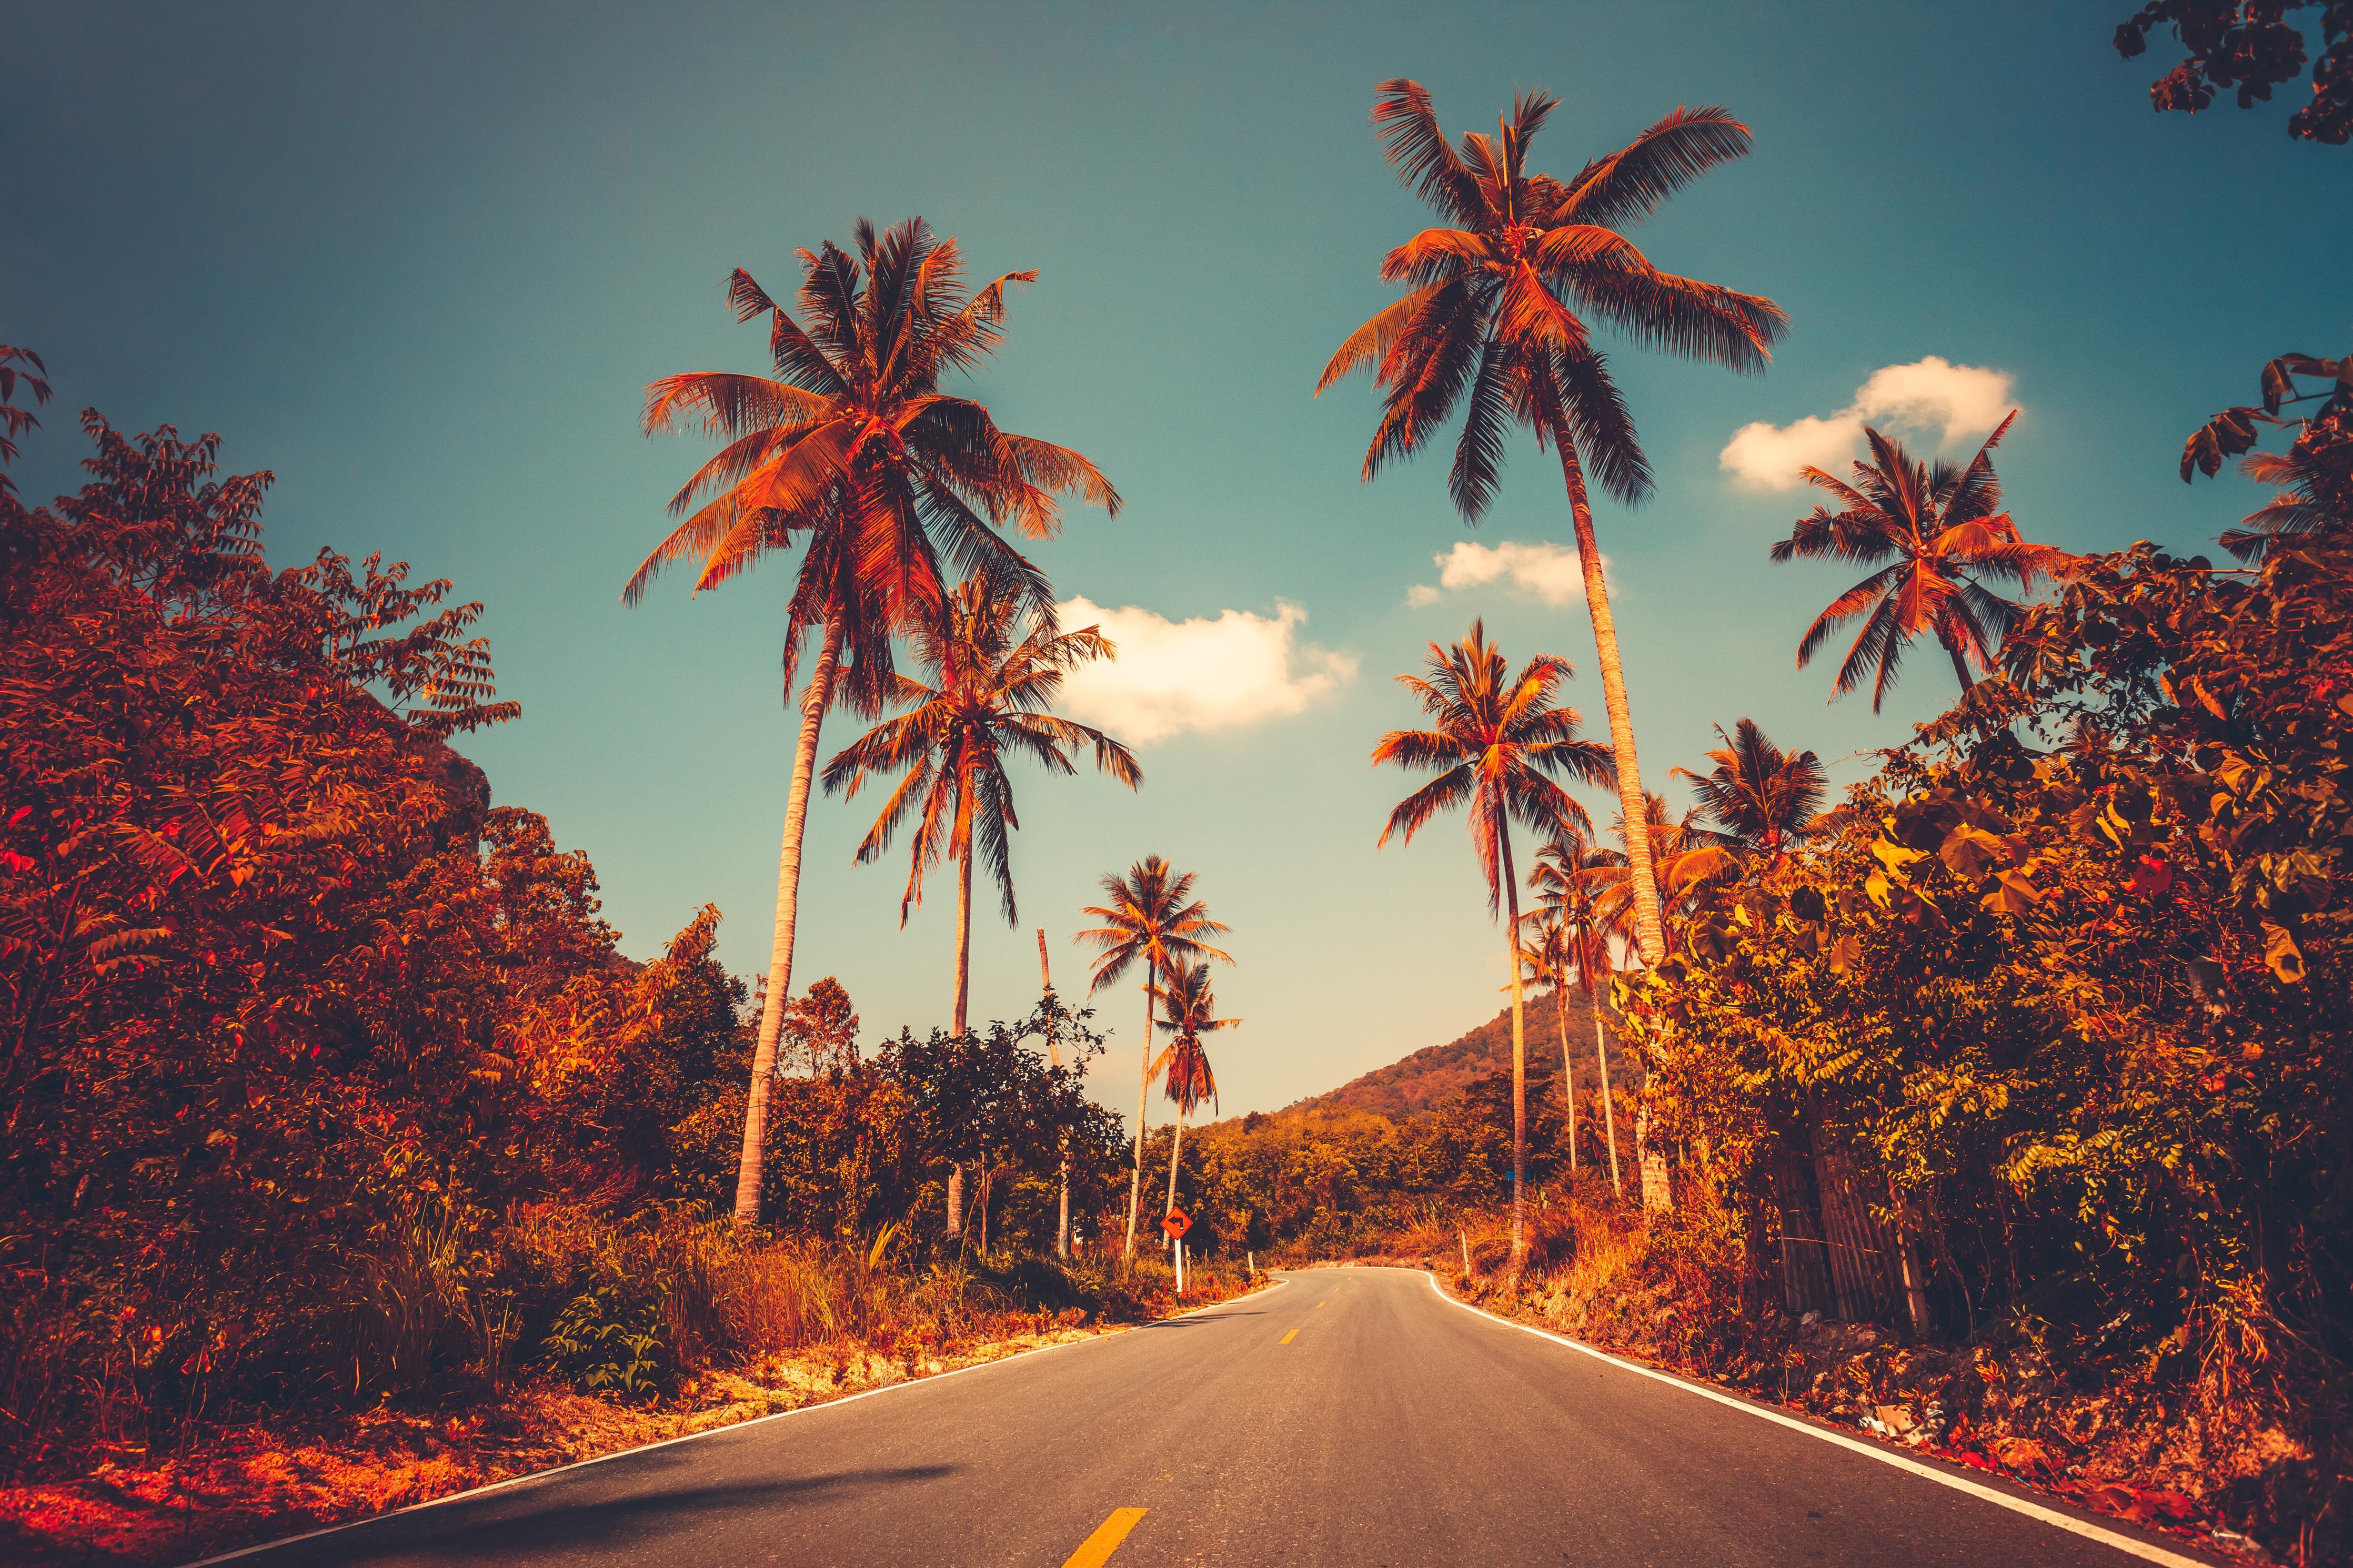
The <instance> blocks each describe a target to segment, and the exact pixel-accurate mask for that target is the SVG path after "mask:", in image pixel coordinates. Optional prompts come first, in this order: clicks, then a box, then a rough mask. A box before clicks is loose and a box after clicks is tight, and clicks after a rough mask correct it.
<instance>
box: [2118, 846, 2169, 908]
mask: <svg viewBox="0 0 2353 1568" xmlns="http://www.w3.org/2000/svg"><path fill="white" fill-rule="evenodd" d="M2172 886H2173V867H2172V866H2171V865H2170V864H2169V863H2168V862H2167V861H2166V860H2165V858H2163V857H2161V856H2157V855H2144V856H2142V857H2141V858H2140V859H2139V861H2138V862H2137V864H2136V865H2135V867H2134V869H2133V874H2132V878H2131V879H2130V880H2128V881H2127V882H2126V883H2125V891H2126V892H2127V893H2130V894H2132V895H2133V896H2134V897H2135V898H2141V899H2149V898H2155V897H2156V896H2157V895H2158V894H2159V893H2162V892H2164V891H2165V890H2166V889H2168V888H2170V887H2172Z"/></svg>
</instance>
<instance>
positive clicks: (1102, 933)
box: [1072, 855, 1233, 1258]
mask: <svg viewBox="0 0 2353 1568" xmlns="http://www.w3.org/2000/svg"><path fill="white" fill-rule="evenodd" d="M1102 885H1103V900H1104V901H1103V903H1101V904H1091V905H1089V906H1088V907H1087V908H1086V909H1085V910H1083V911H1082V912H1083V913H1084V914H1085V915H1087V916H1088V918H1090V919H1092V920H1098V921H1103V924H1102V925H1100V926H1097V927H1095V928H1094V929H1093V930H1092V931H1081V932H1079V933H1078V935H1077V936H1076V937H1075V938H1073V939H1072V940H1073V941H1077V942H1087V943H1090V944H1092V946H1094V947H1096V948H1097V949H1099V950H1101V952H1102V956H1101V957H1100V958H1098V959H1096V960H1095V971H1094V977H1093V979H1092V981H1091V982H1090V983H1089V985H1088V987H1087V988H1088V989H1089V990H1090V991H1100V990H1102V989H1103V987H1104V986H1106V985H1110V984H1115V983H1116V982H1117V981H1118V980H1119V979H1120V977H1121V976H1123V975H1124V974H1125V973H1127V972H1128V971H1129V970H1131V969H1133V968H1134V967H1135V965H1136V964H1137V963H1139V962H1140V963H1143V965H1144V1048H1143V1051H1142V1054H1141V1059H1140V1060H1139V1062H1138V1063H1137V1068H1136V1071H1137V1075H1138V1077H1139V1079H1141V1082H1140V1084H1139V1087H1138V1088H1137V1089H1136V1091H1135V1163H1134V1167H1133V1168H1132V1169H1131V1170H1130V1172H1129V1173H1128V1187H1127V1239H1126V1241H1125V1242H1124V1244H1123V1251H1122V1253H1121V1256H1122V1257H1124V1258H1133V1257H1134V1256H1135V1213H1136V1209H1137V1207H1138V1205H1140V1204H1141V1203H1142V1201H1143V1195H1144V1122H1145V1110H1146V1109H1147V1106H1148V1103H1149V1101H1150V1100H1151V1096H1152V1003H1153V998H1154V997H1155V996H1157V995H1158V994H1159V981H1160V976H1161V975H1163V974H1166V973H1169V972H1170V971H1171V970H1173V969H1174V968H1175V967H1176V963H1178V962H1179V961H1180V960H1181V961H1183V962H1186V963H1201V962H1203V961H1205V960H1208V959H1212V958H1214V959H1216V960H1217V961H1218V962H1219V963H1232V962H1233V959H1232V958H1230V957H1229V956H1228V955H1227V954H1226V953H1224V952H1219V950H1218V949H1217V948H1214V947H1211V946H1210V945H1209V944H1208V940H1207V939H1208V938H1209V937H1213V936H1223V935H1224V934H1225V932H1226V928H1225V927H1224V926H1222V925H1219V923H1218V922H1217V921H1213V920H1211V919H1210V918H1209V906H1208V904H1206V903H1204V902H1202V901H1201V900H1198V899H1196V898H1195V897H1193V873H1191V872H1190V871H1185V872H1179V871H1177V870H1176V868H1174V867H1172V866H1170V865H1169V864H1168V862H1167V861H1166V860H1164V859H1162V858H1160V857H1159V856H1157V855H1147V856H1145V858H1143V859H1141V860H1139V861H1137V862H1136V863H1135V864H1134V865H1133V866H1131V867H1129V868H1127V874H1126V875H1125V876H1118V875H1108V876H1105V877H1104V878H1103V884H1102Z"/></svg>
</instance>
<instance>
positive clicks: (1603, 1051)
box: [1585, 986, 1626, 1198]
mask: <svg viewBox="0 0 2353 1568" xmlns="http://www.w3.org/2000/svg"><path fill="white" fill-rule="evenodd" d="M1585 999H1586V1000H1587V1001H1588V1002H1590V1003H1592V1004H1593V1054H1594V1055H1595V1056H1596V1057H1598V1058H1600V1060H1601V1121H1602V1130H1603V1131H1604V1133H1605V1135H1606V1136H1607V1137H1608V1138H1609V1190H1610V1191H1611V1192H1613V1193H1616V1194H1618V1195H1619V1196H1620V1197H1621V1198H1622V1197H1624V1196H1625V1195H1626V1184H1625V1183H1624V1182H1622V1181H1620V1180H1619V1178H1618V1112H1617V1111H1616V1110H1614V1109H1613V1108H1612V1107H1611V1106H1610V1103H1609V1043H1608V1042H1607V1041H1606V1040H1604V1039H1603V1038H1602V1035H1601V993H1600V992H1599V991H1597V990H1594V989H1593V988H1592V987H1590V986H1588V987H1587V988H1586V992H1585Z"/></svg>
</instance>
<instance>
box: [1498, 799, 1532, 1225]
mask: <svg viewBox="0 0 2353 1568" xmlns="http://www.w3.org/2000/svg"><path fill="white" fill-rule="evenodd" d="M1495 852H1496V854H1497V856H1498V857H1500V858H1501V859H1502V861H1503V869H1504V951H1505V952H1507V953H1508V954H1509V955H1510V957H1511V963H1512V1268H1514V1270H1516V1269H1517V1268H1519V1266H1520V1259H1521V1258H1522V1257H1523V1256H1524V1255H1525V1253H1526V1251H1527V1247H1528V1239H1527V1233H1526V1226H1525V1221H1526V1217H1527V1204H1528V1200H1527V1190H1526V1189H1527V1182H1528V1040H1527V1024H1526V1018H1525V1009H1524V1008H1523V1007H1522V1005H1521V1001H1520V883H1519V876H1518V874H1517V873H1516V872H1515V871H1514V870H1513V868H1512V825H1511V821H1510V819H1509V818H1508V817H1506V816H1504V814H1503V812H1502V811H1501V810H1498V811H1497V812H1496V814H1495Z"/></svg>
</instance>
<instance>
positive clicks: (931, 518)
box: [621, 218, 1119, 1225]
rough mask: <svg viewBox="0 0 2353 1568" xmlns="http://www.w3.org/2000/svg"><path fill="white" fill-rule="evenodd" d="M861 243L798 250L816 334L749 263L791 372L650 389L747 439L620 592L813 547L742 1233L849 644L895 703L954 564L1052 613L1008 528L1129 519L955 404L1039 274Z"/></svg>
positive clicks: (754, 311)
mask: <svg viewBox="0 0 2353 1568" xmlns="http://www.w3.org/2000/svg"><path fill="white" fill-rule="evenodd" d="M853 234H854V237H853V245H854V247H855V253H854V254H853V253H852V252H850V251H844V250H842V249H840V248H839V247H836V246H835V245H833V244H832V243H831V242H830V241H828V242H827V243H826V244H824V245H823V246H821V247H819V248H818V250H817V251H816V252H815V253H812V252H809V251H807V250H803V251H801V252H799V253H798V255H799V258H800V264H801V272H802V281H801V287H800V289H799V292H798V293H797V296H796V300H795V303H796V306H797V310H798V312H799V319H798V320H796V319H795V318H794V316H792V315H791V314H788V313H787V312H786V310H785V309H784V308H783V307H782V306H780V305H778V304H777V303H776V301H775V300H772V299H770V298H769V296H768V294H767V292H766V291H765V289H762V288H761V287H760V285H759V284H758V283H757V282H755V281H754V279H753V278H752V276H751V274H750V273H748V272H745V271H744V270H742V269H741V268H738V269H737V270H736V271H735V273H734V274H733V277H732V278H731V279H730V280H729V284H728V301H729V303H730V305H731V306H732V307H733V309H734V311H735V315H736V319H737V320H738V321H750V320H752V319H753V318H754V317H759V316H765V317H766V318H767V319H768V324H769V332H768V347H769V354H770V357H771V359H772V360H773V362H774V364H775V369H776V374H774V375H773V376H764V375H746V374H736V373H733V372H727V371H697V372H692V373H689V374H682V375H673V376H666V377H664V378H663V379H662V380H660V381H658V382H656V383H654V384H652V385H651V386H649V387H648V388H647V390H646V413H645V425H646V430H647V433H648V434H649V435H650V434H653V433H654V432H657V431H675V430H681V429H690V428H693V429H700V430H702V431H703V432H705V433H707V434H709V435H712V436H715V437H721V438H723V439H724V441H725V442H726V445H725V446H724V447H722V448H721V450H720V451H719V453H718V454H717V455H716V456H715V457H713V458H711V459H710V460H709V461H708V462H706V463H704V464H703V465H702V467H701V468H698V469H696V471H695V472H694V474H693V475H692V476H691V478H690V479H688V480H687V482H686V484H685V485H684V486H682V487H681V489H680V490H679V492H678V494H677V495H676V496H675V497H673V498H672V500H671V501H670V510H671V511H672V513H673V514H674V515H679V516H681V517H682V518H683V521H681V522H680V523H679V524H678V525H677V526H676V527H675V528H673V529H672V530H671V531H670V534H669V536H668V537H667V538H665V539H664V540H663V541H662V542H661V543H660V545H659V546H658V547H657V548H656V549H655V550H654V552H653V553H652V554H650V555H649V556H648V557H647V558H646V560H645V562H644V563H642V564H641V565H639V566H638V570H637V571H636V573H635V574H633V575H632V576H631V577H630V578H629V581H628V585H627V586H626V587H625V588H624V589H623V590H622V595H621V597H622V600H623V602H624V603H626V604H630V605H635V604H636V603H638V601H639V600H640V599H641V598H642V597H643V596H644V595H645V592H646V589H647V586H648V584H650V583H651V581H652V579H653V578H654V576H655V575H656V574H659V573H660V572H661V571H663V570H665V569H666V568H668V567H670V566H671V565H673V564H676V563H679V562H681V561H690V560H693V561H699V562H700V563H701V564H700V567H699V569H698V572H697V575H696V579H695V586H696V588H697V589H698V590H701V589H703V588H709V587H715V586H717V585H718V584H721V583H723V582H725V581H727V580H728V579H729V578H731V577H733V576H734V575H735V574H738V573H740V572H743V571H744V570H745V569H746V568H748V567H749V566H751V565H752V564H753V563H754V562H755V561H757V560H758V559H759V558H760V557H761V556H763V555H765V554H768V553H771V552H778V551H786V550H789V549H791V548H792V547H793V546H794V545H795V544H797V543H800V544H804V545H805V546H806V548H805V550H804V552H803V554H802V559H801V572H800V577H799V580H798V582H797V585H796V587H795V591H794V594H793V596H792V600H791V604H790V606H789V609H788V612H787V617H786V634H785V686H786V690H787V691H789V690H790V689H791V688H792V684H793V678H794V673H795V668H794V667H795V662H796V660H797V657H798V654H799V650H800V647H801V644H802V642H803V641H804V640H805V638H806V637H807V635H808V634H809V633H810V632H811V631H812V630H821V637H820V642H819V648H818V658H817V661H816V663H815V665H814V666H813V667H812V668H811V669H810V671H809V679H808V684H807V689H806V690H805V691H804V693H803V694H802V699H801V716H800V732H799V737H798V742H797V745H796V747H795V750H794V753H793V775H792V783H791V785H790V788H789V789H788V791H787V793H786V805H785V832H784V841H783V846H782V847H781V848H780V849H779V851H778V854H777V860H776V927H775V935H774V940H773V942H772V943H771V945H770V951H769V959H768V980H767V990H766V994H765V1000H764V1003H763V1005H762V1007H761V1013H760V1033H759V1037H758V1045H757V1047H755V1049H754V1053H753V1058H752V1081H751V1089H750V1093H749V1096H748V1097H747V1100H746V1103H745V1110H744V1142H743V1152H742V1156H741V1159H740V1160H739V1162H738V1165H737V1172H736V1185H735V1219H736V1222H737V1223H738V1224H739V1225H749V1224H754V1223H756V1222H757V1221H758V1219H759V1216H760V1160H761V1151H762V1149H763V1148H764V1146H765V1137H766V1129H767V1107H768V1086H769V1080H770V1079H771V1078H772V1077H773V1076H774V1074H775V1070H776V1039H777V1036H778V1033H779V1031H780V1029H781V1027H782V1026H783V1021H784V1008H785V1005H786V1003H787V1002H788V1001H789V1000H790V999H791V994H792V971H793V942H794V934H795V931H796V929H797V923H798V913H799V886H800V858H801V840H802V834H803V829H804V827H805V826H806V825H807V812H808V790H809V781H810V777H811V775H812V773H813V772H814V771H815V768H816V764H817V748H818V730H819V727H820V725H821V723H822V721H823V718H824V714H825V711H826V710H827V709H828V707H830V706H832V705H833V703H834V701H835V699H836V695H837V692H836V686H837V679H838V678H839V676H840V675H841V673H842V668H841V660H842V656H843V653H844V651H845V649H847V650H848V652H849V656H850V659H851V663H850V676H851V682H850V684H851V687H852V689H853V694H857V695H862V696H864V697H865V698H866V699H868V700H873V699H875V698H877V697H879V695H880V694H881V692H882V691H884V690H886V689H888V685H889V681H890V679H891V673H892V666H891V639H892V636H893V635H895V634H903V633H910V632H913V630H915V629H916V628H917V627H920V626H924V625H926V624H930V623H934V622H936V621H937V620H938V619H939V618H940V615H941V612H942V609H943V606H944V603H945V601H946V598H947V589H946V585H945V574H944V570H943V566H942V561H941V555H942V552H945V553H946V555H947V556H948V558H949V559H950V560H952V561H953V562H954V563H955V564H956V565H957V566H958V567H959V568H961V569H962V570H964V571H965V572H966V573H967V574H969V573H971V572H972V571H974V570H976V569H977V568H979V567H982V566H984V565H987V566H992V567H994V568H995V569H997V571H999V572H1001V573H1004V574H1008V576H1010V577H1011V578H1013V579H1014V580H1016V581H1018V582H1021V583H1022V584H1025V586H1026V589H1027V591H1028V592H1029V595H1031V597H1032V598H1033V599H1034V600H1035V601H1036V602H1037V603H1038V604H1039V605H1041V606H1050V604H1051V594H1050V590H1049V589H1048V587H1047V584H1046V581H1045V578H1044V576H1043V574H1040V573H1039V572H1038V570H1037V569H1036V568H1035V567H1034V566H1032V565H1031V564H1030V563H1029V562H1028V561H1027V560H1026V559H1024V558H1023V557H1022V556H1021V555H1020V553H1019V552H1017V551H1016V550H1015V549H1014V548H1013V547H1012V545H1011V544H1010V543H1008V542H1007V541H1006V539H1005V538H1004V537H1003V536H1002V535H1001V534H1000V533H999V531H998V530H999V529H1000V528H1004V527H1008V526H1009V527H1011V528H1014V529H1016V530H1018V531H1019V532H1021V533H1023V534H1024V535H1027V536H1029V537H1031V538H1046V537H1050V536H1051V535H1052V534H1053V533H1054V532H1055V531H1056V530H1057V528H1058V527H1059V524H1060V512H1059V510H1058V507H1057V503H1056V500H1055V498H1056V496H1057V495H1060V494H1063V493H1067V492H1071V491H1076V492H1077V493H1079V494H1080V495H1081V496H1082V497H1083V498H1084V499H1085V500H1088V501H1091V502H1093V503H1095V504H1097V505H1100V506H1102V507H1103V509H1104V510H1106V511H1108V512H1114V513H1115V512H1116V511H1117V510H1118V508H1119V497H1118V495H1117V493H1116V492H1115V491H1113V489H1112V487H1111V485H1110V483H1109V481H1107V480H1105V479H1104V478H1103V475H1102V474H1100V473H1098V472H1097V471H1096V470H1095V468H1094V466H1093V465H1092V463H1090V462H1088V461H1087V460H1086V458H1083V457H1081V456H1080V455H1079V454H1078V453H1076V452H1074V451H1071V450H1070V449H1069V448H1067V447H1057V446H1054V445H1052V444H1050V443H1049V442H1045V441H1039V440H1036V439H1033V438H1032V437H1027V436H1016V435H1012V434H1010V433H1008V432H1005V431H1001V430H999V429H997V426H996V424H995V423H994V422H993V421H992V420H991V419H990V418H989V416H988V410H987V408H986V407H985V406H984V405H981V404H978V403H976V402H974V401H972V400H971V399H969V398H963V397H953V396H949V395H946V394H944V393H943V392H941V391H940V390H939V382H940V380H941V378H942V377H943V376H944V375H945V374H950V373H952V372H966V371H970V370H972V369H974V368H976V366H977V365H978V364H979V363H981V362H982V361H984V360H986V359H987V357H988V356H989V355H990V354H991V353H994V352H995V351H996V349H997V344H998V343H999V342H1001V341H1002V338H1003V328H1002V323H1003V321H1004V318H1005V286H1006V285H1007V284H1008V283H1009V282H1015V281H1019V282H1029V281H1030V280H1032V279H1035V278H1036V277H1037V274H1036V273H1034V272H1009V273H1007V274H1006V275H1005V276H1003V277H1001V278H999V279H997V280H996V281H994V282H992V283H990V284H989V285H988V286H987V288H985V289H981V290H980V291H979V292H978V293H976V294H968V293H967V292H966V290H965V284H964V281H963V274H962V265H963V264H962V258H961V257H960V254H959V252H958V250H957V247H956V243H955V240H953V239H945V240H942V239H937V238H934V236H933V234H932V232H931V230H930V229H929V227H927V226H925V225H924V223H923V220H922V219H921V218H910V219H908V220H906V221H905V222H903V223H901V224H899V225H897V226H894V227H892V228H891V229H890V230H888V231H887V232H885V233H881V234H878V233H876V231H875V230H874V228H873V226H871V224H869V223H867V222H866V221H865V220H864V219H863V218H861V219H860V220H859V222H858V224H857V225H856V226H855V229H854V231H853Z"/></svg>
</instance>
